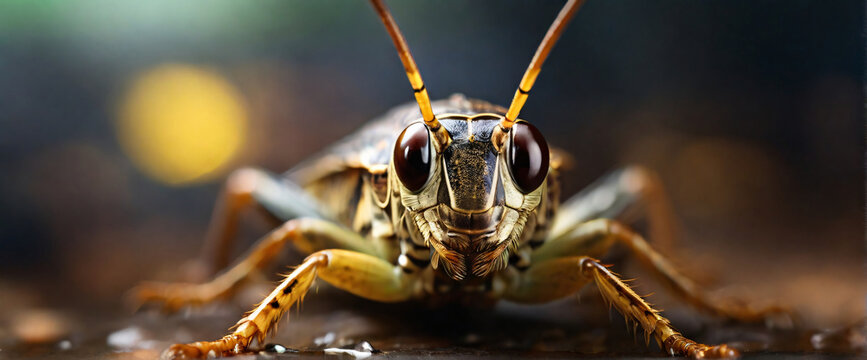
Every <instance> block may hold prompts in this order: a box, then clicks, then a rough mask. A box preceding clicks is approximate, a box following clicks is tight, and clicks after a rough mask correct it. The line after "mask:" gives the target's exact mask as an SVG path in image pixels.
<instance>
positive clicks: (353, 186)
mask: <svg viewBox="0 0 867 360" xmlns="http://www.w3.org/2000/svg"><path fill="white" fill-rule="evenodd" d="M371 3H372V5H373V8H374V9H375V10H376V12H377V14H378V15H379V17H380V18H381V20H382V22H383V24H384V25H385V28H386V29H387V31H388V34H389V36H390V37H391V39H392V41H393V42H394V45H395V47H396V49H397V52H398V55H399V56H400V60H401V62H402V63H403V65H404V68H405V70H406V75H407V77H408V79H409V82H410V84H411V86H412V89H413V92H414V94H415V100H416V102H415V103H414V104H413V103H410V104H407V105H403V106H399V107H396V108H394V109H393V110H391V111H390V112H388V113H387V114H385V115H384V116H382V117H381V118H379V119H375V120H373V121H372V122H371V123H369V124H368V125H367V126H365V127H363V128H362V129H361V130H359V131H358V132H357V133H355V134H354V135H352V136H350V137H349V138H348V139H346V140H344V141H343V142H341V143H339V144H337V145H335V146H333V147H332V148H331V149H330V150H329V151H327V152H325V153H324V154H323V155H320V156H319V157H318V158H314V159H312V160H310V161H308V162H306V163H304V164H302V165H299V166H297V167H295V168H294V169H292V170H290V171H288V172H287V173H285V174H282V175H275V174H271V173H269V172H266V171H263V170H259V169H250V168H248V169H241V170H237V171H236V172H234V173H233V174H232V175H231V176H230V177H229V180H228V181H227V184H226V186H225V190H224V193H223V195H222V197H221V200H220V201H218V205H217V207H216V209H215V214H214V218H213V220H212V225H211V231H210V234H211V235H210V236H209V237H208V238H209V239H211V240H210V241H212V242H213V243H214V248H216V249H218V251H217V253H216V259H215V260H216V264H217V266H218V267H220V268H223V267H225V266H226V265H227V263H228V261H227V259H228V249H229V248H230V247H231V246H230V245H231V244H232V241H233V238H234V236H235V233H236V227H237V222H238V218H239V213H240V212H241V211H242V210H243V209H245V208H248V207H254V206H255V207H260V208H262V209H264V210H265V212H266V213H267V214H268V215H269V216H271V217H273V218H275V219H277V220H278V221H279V222H280V223H282V225H280V226H279V227H277V228H276V229H274V230H273V231H271V232H270V233H268V234H267V235H265V236H264V237H263V238H262V239H261V240H259V241H258V243H256V245H254V247H253V248H252V250H251V251H250V252H249V254H248V255H247V256H246V257H245V258H243V259H241V260H240V261H238V262H237V263H236V264H235V265H233V266H231V267H228V268H226V269H225V270H224V271H223V272H222V273H220V274H219V275H218V276H216V277H215V278H214V279H213V280H211V281H210V282H206V283H202V284H183V283H174V284H167V283H154V282H150V283H143V284H141V285H139V287H137V288H136V290H135V292H134V294H135V296H136V297H137V299H138V300H139V301H141V302H159V303H162V305H163V306H164V307H165V308H166V309H168V310H177V309H178V308H180V307H182V306H186V305H197V304H203V303H207V302H211V301H214V300H216V299H219V298H223V297H226V296H229V295H231V294H233V293H234V292H235V291H237V290H238V288H239V287H240V286H241V285H242V284H243V283H244V282H245V280H247V279H248V278H249V277H250V275H251V274H252V273H254V272H255V271H256V270H258V269H260V268H262V267H264V266H266V265H267V264H269V263H271V262H272V261H273V260H274V259H275V258H276V256H277V255H278V254H280V253H281V252H282V251H283V250H284V248H286V247H287V244H290V243H291V244H292V245H293V246H294V247H295V248H297V249H299V250H300V251H302V252H304V253H306V254H309V256H308V257H307V258H306V259H305V260H304V261H303V262H302V263H301V264H300V265H299V266H298V267H296V268H295V269H294V270H293V271H292V272H291V273H290V274H289V275H287V276H286V277H285V278H284V279H283V280H282V281H281V282H280V284H279V285H277V287H276V288H275V289H274V290H273V291H272V292H271V293H270V294H269V295H268V296H267V297H265V299H264V300H262V302H261V303H259V304H258V305H257V306H256V307H255V308H254V309H253V310H252V311H250V312H249V313H247V314H246V315H245V316H244V317H243V318H242V319H241V320H239V321H238V322H237V324H236V325H235V327H234V328H233V330H232V332H231V333H230V334H228V335H226V336H224V337H223V338H221V339H218V340H216V341H204V342H195V343H191V344H176V345H173V346H171V347H170V348H169V349H167V350H166V351H165V352H164V353H163V356H164V357H166V358H198V357H206V356H213V355H217V356H228V355H235V354H241V353H244V352H245V351H247V349H248V348H249V347H250V346H251V344H252V343H253V341H254V340H257V341H258V342H259V343H260V344H261V343H262V342H263V340H264V338H265V337H266V336H267V335H268V334H269V332H271V331H273V330H274V329H275V325H276V323H277V322H278V321H279V320H280V318H281V316H282V315H283V314H284V313H285V312H286V311H287V310H288V309H289V308H290V307H292V306H293V304H296V303H298V302H300V301H301V300H302V299H303V298H304V296H305V294H306V293H307V291H308V289H309V288H310V287H311V284H312V283H313V282H314V280H315V279H317V278H318V279H320V280H323V281H325V282H327V283H330V284H331V285H333V286H335V287H337V288H339V289H342V290H345V291H348V292H350V293H353V294H355V295H357V296H361V297H364V298H367V299H372V300H377V301H382V302H402V301H408V300H413V299H416V300H442V299H447V300H455V299H461V301H465V300H471V301H477V302H493V301H496V300H499V299H505V300H509V301H513V302H518V303H544V302H549V301H552V300H555V299H559V298H563V297H565V296H568V295H570V294H574V293H576V292H577V291H578V290H579V289H581V288H582V287H583V286H585V285H587V284H595V285H596V287H597V288H598V289H599V292H600V293H601V295H602V297H603V298H604V299H605V300H606V301H607V302H608V303H610V304H611V305H612V306H613V307H614V308H615V309H617V310H618V311H619V312H620V313H621V314H622V315H623V316H624V317H625V318H626V319H627V320H629V321H632V322H634V324H635V325H636V326H640V327H641V328H642V329H643V331H644V332H645V334H646V336H647V337H648V338H649V337H652V338H653V339H655V340H656V342H657V343H658V345H659V346H660V348H661V349H663V350H664V351H665V352H666V353H668V354H671V355H678V356H689V357H693V358H702V357H736V356H738V351H737V350H735V349H733V348H732V347H730V346H728V345H725V344H722V345H705V344H701V343H697V342H695V341H692V340H690V339H688V338H686V337H684V336H683V335H681V334H680V333H679V332H678V331H676V330H675V329H674V328H673V327H672V325H671V324H670V322H669V321H668V320H667V319H666V318H664V317H663V316H662V315H661V313H660V312H659V311H657V310H656V309H654V308H653V307H651V305H649V304H648V303H647V302H646V301H645V300H644V299H642V297H640V296H639V295H637V294H636V293H635V292H634V291H633V290H632V289H630V287H629V286H628V285H626V284H625V283H624V282H623V281H622V280H621V279H620V278H619V277H618V276H617V275H616V274H614V273H613V272H611V271H610V270H609V269H608V268H607V267H606V266H605V265H603V264H602V263H601V262H600V261H599V260H597V258H598V257H600V256H602V255H604V254H605V253H606V252H607V251H608V250H609V249H610V248H611V247H612V246H613V245H615V244H621V245H625V248H626V249H628V250H629V251H630V252H631V254H632V255H633V256H635V257H637V258H638V259H639V260H640V262H641V263H642V264H643V265H644V266H645V267H646V268H647V269H648V270H649V271H650V272H651V273H653V274H654V275H655V276H657V277H659V278H661V279H662V282H663V283H665V284H666V285H668V286H669V287H670V288H671V289H672V290H673V292H674V294H676V295H677V296H679V297H680V298H682V299H683V300H685V301H686V302H687V303H689V304H691V305H693V306H694V307H696V308H698V309H700V310H704V311H707V312H709V313H711V314H714V315H717V316H720V317H723V318H728V319H734V320H738V321H744V322H757V321H763V320H766V319H767V318H769V317H770V316H774V315H775V314H779V313H782V312H785V310H784V309H783V308H781V307H769V308H764V309H753V308H750V307H746V306H734V305H731V304H730V303H725V302H721V301H719V300H717V299H715V298H713V297H711V296H709V295H707V293H705V292H704V291H702V290H701V288H700V287H699V286H697V285H696V284H695V283H694V282H693V281H692V280H690V279H689V278H687V277H685V276H684V275H682V274H681V273H679V272H678V271H677V270H676V269H675V268H674V267H673V266H672V265H671V263H670V262H669V261H668V260H667V259H666V258H665V257H663V256H662V255H661V254H660V253H659V252H657V251H656V250H654V248H653V247H651V246H650V245H649V244H648V242H647V241H646V240H645V239H644V238H643V237H642V236H641V235H640V234H638V233H636V232H634V231H632V230H631V229H630V228H629V227H627V226H626V225H624V224H622V223H620V222H618V221H616V220H614V219H616V218H618V216H619V215H621V214H622V213H623V212H624V211H626V210H627V209H634V208H636V207H637V208H641V209H644V210H645V213H646V215H647V218H648V219H649V223H650V232H651V234H652V235H654V237H655V238H658V239H659V240H660V241H661V240H664V239H665V238H668V237H670V229H671V228H672V227H671V225H670V223H671V215H670V214H668V210H667V206H664V205H663V204H664V203H665V202H666V200H665V199H664V197H663V191H662V187H661V185H660V184H659V181H658V180H657V178H656V177H655V176H654V175H653V173H651V172H650V171H648V170H645V169H643V168H640V167H635V166H633V167H628V168H625V169H622V170H619V171H615V172H613V173H611V174H609V175H607V176H605V177H603V178H602V179H601V180H599V181H597V182H596V183H595V184H593V185H591V186H590V187H588V188H587V189H585V190H584V191H582V192H580V193H578V194H577V195H575V196H574V197H572V198H571V199H569V200H567V201H565V202H563V203H562V204H561V203H560V200H559V196H560V194H559V188H560V187H559V172H560V171H561V169H562V167H563V163H564V159H563V155H562V154H561V153H559V152H558V151H555V150H552V149H551V148H549V146H548V144H547V142H546V141H545V139H544V137H543V136H542V134H541V132H540V131H539V130H538V129H536V128H535V127H534V126H533V125H532V124H530V123H529V122H527V121H524V120H521V119H519V118H518V114H519V112H520V110H521V108H522V107H523V105H524V103H525V102H526V100H527V98H528V96H529V93H530V90H531V89H532V87H533V84H534V82H535V80H536V78H537V76H538V75H539V71H540V69H541V67H542V64H543V62H544V61H545V59H546V57H547V56H548V54H549V52H550V51H551V49H552V47H553V45H554V43H555V42H556V41H557V39H558V38H559V37H560V35H561V34H562V33H563V30H564V29H565V27H566V25H567V24H568V23H569V21H570V20H571V19H572V17H573V16H574V15H575V13H576V11H577V10H578V9H579V7H580V6H581V5H582V3H583V1H582V0H569V1H568V2H567V3H566V5H565V6H564V7H563V8H562V10H561V11H560V13H559V14H558V16H557V18H556V20H555V21H554V22H553V24H552V25H551V27H550V28H549V30H548V32H547V34H546V35H545V37H544V38H543V40H542V42H541V44H540V45H539V47H538V49H537V51H536V54H535V56H534V57H533V59H532V61H531V62H530V65H529V67H528V68H527V70H526V72H525V73H524V76H523V78H522V79H521V82H520V84H519V86H518V89H517V90H516V92H515V95H514V98H513V100H512V103H511V104H510V106H509V107H508V108H502V107H499V106H496V105H492V104H490V103H488V102H484V101H480V100H471V99H467V98H465V97H463V96H461V95H454V96H452V97H450V98H448V99H445V100H440V101H433V102H431V101H430V99H429V97H428V93H427V90H426V89H425V85H424V82H423V81H422V78H421V75H420V73H419V71H418V68H417V66H416V64H415V61H414V60H413V58H412V55H411V54H410V51H409V48H408V46H407V44H406V41H405V40H404V38H403V35H402V34H401V33H400V30H399V29H398V27H397V24H396V23H395V21H394V19H393V18H392V17H391V14H390V13H389V11H388V9H387V8H386V7H385V5H384V4H383V3H382V0H371Z"/></svg>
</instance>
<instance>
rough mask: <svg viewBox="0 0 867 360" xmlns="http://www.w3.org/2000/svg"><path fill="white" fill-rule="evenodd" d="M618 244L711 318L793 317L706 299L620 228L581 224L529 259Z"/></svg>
mask: <svg viewBox="0 0 867 360" xmlns="http://www.w3.org/2000/svg"><path fill="white" fill-rule="evenodd" d="M617 242H619V243H622V244H624V245H626V247H627V248H628V249H629V250H630V252H631V253H632V254H633V255H634V256H635V257H636V258H638V260H639V261H640V262H641V263H642V264H643V265H644V266H645V267H646V268H647V269H648V270H650V272H651V273H653V275H654V276H655V277H657V278H658V279H659V280H660V281H661V282H662V283H663V284H665V285H666V286H667V287H668V288H670V289H671V290H672V291H673V292H674V293H675V294H676V295H677V296H678V297H680V298H681V299H683V300H684V301H686V302H687V303H689V304H690V305H692V306H694V307H695V308H697V309H699V310H702V311H704V312H707V313H709V314H711V315H714V316H718V317H722V318H727V319H732V320H735V321H739V322H746V323H755V322H763V321H771V320H774V321H778V320H784V321H785V322H787V323H788V324H787V325H790V324H791V323H792V322H794V321H795V320H796V316H795V315H794V314H792V313H791V311H789V310H788V309H786V308H785V307H782V306H768V307H765V308H758V309H756V308H752V307H750V306H747V305H745V304H743V303H741V302H734V301H728V302H725V301H721V300H720V299H715V298H713V297H711V296H709V295H708V294H707V293H706V292H705V291H704V289H702V288H701V287H700V286H698V285H697V284H696V283H695V282H694V281H692V280H691V279H690V278H688V277H686V276H684V275H683V274H681V273H680V272H679V271H677V270H676V269H675V268H674V266H673V265H672V264H671V262H669V261H668V260H667V259H666V258H665V257H664V256H662V255H661V254H659V253H658V252H656V251H655V250H654V249H653V248H652V247H651V246H650V245H649V244H648V243H647V241H645V240H644V238H642V237H641V235H638V234H637V233H635V232H633V231H632V230H630V229H629V228H628V227H626V226H624V225H623V224H621V223H619V222H617V221H613V220H608V219H597V220H592V221H588V222H586V223H582V224H580V225H578V226H576V227H574V228H573V229H572V231H571V232H569V233H568V234H566V235H564V236H563V237H562V238H560V239H556V240H554V241H550V242H546V243H545V244H544V245H542V247H540V248H538V249H537V250H536V251H535V252H534V253H533V255H532V261H533V262H534V263H536V262H540V261H546V260H549V259H554V258H557V257H561V256H576V255H590V256H601V255H603V254H604V253H605V252H606V250H607V249H608V248H610V246H611V245H612V244H614V243H617Z"/></svg>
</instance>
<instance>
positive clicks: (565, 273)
mask: <svg viewBox="0 0 867 360" xmlns="http://www.w3.org/2000/svg"><path fill="white" fill-rule="evenodd" d="M589 282H593V283H595V284H596V286H597V287H598V288H599V292H600V293H601V294H602V296H603V297H604V298H605V300H606V301H607V302H608V303H609V304H611V305H613V306H614V308H615V309H617V311H619V312H620V313H621V314H623V316H625V317H626V318H627V320H630V321H634V322H635V323H637V324H639V325H640V326H641V328H642V329H644V332H645V334H646V335H647V336H648V337H650V336H653V338H654V339H656V342H657V343H658V344H659V347H660V348H662V349H663V350H665V352H667V353H669V354H671V355H680V356H689V357H692V358H696V359H699V358H732V357H737V356H739V354H738V352H737V350H735V349H732V348H730V347H728V346H727V345H725V344H723V345H716V346H711V345H705V344H701V343H697V342H695V341H692V340H690V339H688V338H686V337H684V336H683V335H681V334H680V333H679V332H677V330H675V329H674V328H673V327H672V326H671V323H670V322H669V321H668V319H666V318H664V317H662V315H660V313H659V311H658V310H656V309H654V308H652V307H651V306H650V304H648V303H647V302H646V301H644V299H642V298H641V297H640V296H638V294H636V293H635V292H634V291H633V290H632V289H630V288H629V286H627V285H626V284H624V283H623V281H621V280H620V279H619V278H618V277H617V276H616V275H615V274H613V273H612V272H611V271H609V270H608V269H607V268H606V267H605V266H603V265H602V264H600V263H599V262H598V261H597V260H594V259H592V258H589V257H585V256H580V257H578V256H576V257H567V258H559V259H553V260H549V261H545V262H542V263H537V264H533V265H532V266H531V267H530V268H529V269H527V271H526V272H525V273H523V274H522V276H521V277H520V280H519V281H517V282H516V283H514V285H513V286H512V287H510V288H509V289H508V291H507V292H506V294H505V297H506V298H507V299H509V300H512V301H516V302H521V303H543V302H548V301H551V300H555V299H558V298H562V297H564V296H567V295H569V294H573V293H575V292H577V291H578V290H579V289H580V288H581V287H583V286H584V285H586V284H587V283H589Z"/></svg>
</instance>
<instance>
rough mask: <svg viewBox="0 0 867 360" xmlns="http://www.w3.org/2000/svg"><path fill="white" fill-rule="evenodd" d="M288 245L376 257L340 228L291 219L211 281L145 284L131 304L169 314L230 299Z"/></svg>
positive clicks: (308, 250) (323, 222) (355, 236)
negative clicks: (156, 306)
mask: <svg viewBox="0 0 867 360" xmlns="http://www.w3.org/2000/svg"><path fill="white" fill-rule="evenodd" d="M289 242H291V243H293V245H295V247H296V248H298V249H300V250H301V251H304V252H306V253H308V254H309V253H312V252H314V251H316V250H322V249H330V248H342V249H348V250H354V251H358V252H361V253H365V254H369V255H373V256H377V255H378V254H377V252H376V249H374V248H373V246H371V245H370V244H371V243H370V242H369V241H366V239H364V238H363V237H361V236H360V235H358V234H356V233H355V232H352V231H351V230H349V229H346V228H344V227H342V226H340V225H337V224H335V223H332V222H330V221H327V220H321V219H315V218H300V219H293V220H289V221H287V222H286V223H284V224H283V225H282V226H280V227H278V228H276V229H274V230H272V231H271V232H270V233H268V235H266V236H265V237H264V238H262V239H261V240H259V241H258V242H257V243H256V245H254V246H253V249H252V250H251V251H250V252H249V253H248V254H247V255H246V256H245V257H244V258H243V259H242V260H241V261H239V262H238V263H237V264H235V265H234V266H232V267H231V268H229V269H228V270H227V271H225V272H223V273H221V274H220V275H219V276H217V277H216V278H214V279H213V280H211V281H209V282H206V283H202V284H190V283H161V282H145V283H142V284H140V285H138V286H137V287H136V288H135V289H133V290H132V292H131V293H132V296H133V301H135V302H136V303H137V304H143V303H149V302H152V303H162V306H163V309H164V310H166V311H169V312H172V311H176V310H178V309H179V308H181V307H183V306H186V305H201V304H206V303H209V302H212V301H215V300H217V299H220V298H225V297H228V296H231V295H232V294H233V293H234V292H235V291H236V290H238V289H239V288H240V287H241V285H242V284H244V282H245V280H247V279H248V278H249V277H250V275H251V274H253V273H255V272H256V271H257V270H259V269H261V268H263V267H264V266H267V265H268V264H270V263H271V262H272V261H273V260H274V259H275V258H276V257H277V255H279V254H281V253H282V252H283V250H284V249H285V247H286V244H287V243H289Z"/></svg>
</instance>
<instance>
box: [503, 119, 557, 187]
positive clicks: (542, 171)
mask: <svg viewBox="0 0 867 360" xmlns="http://www.w3.org/2000/svg"><path fill="white" fill-rule="evenodd" d="M511 133H512V134H511V138H512V141H511V142H510V145H509V151H508V152H507V154H506V156H507V158H508V161H509V171H510V172H511V173H512V180H514V181H515V184H516V185H517V186H518V190H521V192H522V193H524V194H527V193H530V192H532V191H533V190H536V189H537V188H538V187H539V185H542V181H545V176H547V175H548V161H549V160H550V159H549V156H550V154H549V153H548V143H547V142H545V138H543V137H542V133H540V132H539V130H538V129H536V127H535V126H533V125H530V124H529V123H526V122H519V123H516V124H515V125H514V126H512V131H511Z"/></svg>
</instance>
